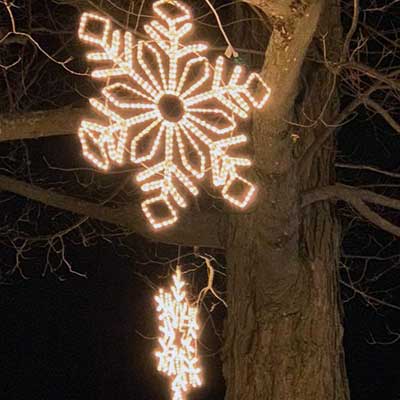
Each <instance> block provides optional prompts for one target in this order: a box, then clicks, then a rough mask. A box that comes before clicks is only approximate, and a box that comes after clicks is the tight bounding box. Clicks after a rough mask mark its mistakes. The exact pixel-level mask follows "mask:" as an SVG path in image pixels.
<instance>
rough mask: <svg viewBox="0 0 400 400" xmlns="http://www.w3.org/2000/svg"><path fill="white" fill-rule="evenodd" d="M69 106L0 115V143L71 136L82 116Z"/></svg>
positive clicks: (78, 111)
mask: <svg viewBox="0 0 400 400" xmlns="http://www.w3.org/2000/svg"><path fill="white" fill-rule="evenodd" d="M84 113H85V110H84V109H82V108H73V107H71V106H68V107H63V108H59V109H54V110H47V111H33V112H27V113H16V114H0V142H4V141H8V140H20V139H37V138H40V137H46V136H58V135H68V134H73V133H76V132H77V131H78V126H79V122H80V120H81V118H82V115H84Z"/></svg>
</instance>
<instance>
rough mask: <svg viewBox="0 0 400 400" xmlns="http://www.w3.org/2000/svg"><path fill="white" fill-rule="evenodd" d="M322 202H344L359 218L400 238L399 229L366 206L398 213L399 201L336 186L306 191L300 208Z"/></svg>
mask: <svg viewBox="0 0 400 400" xmlns="http://www.w3.org/2000/svg"><path fill="white" fill-rule="evenodd" d="M324 200H344V201H346V202H347V203H349V204H351V205H352V206H353V207H354V209H355V210H357V211H358V212H359V213H360V215H361V216H363V217H364V218H365V219H367V220H368V221H370V222H371V223H373V224H374V225H376V226H377V227H379V228H381V229H383V230H385V231H387V232H390V233H391V234H393V235H395V236H399V237H400V227H399V226H396V225H394V224H393V223H391V222H390V221H388V220H387V219H385V218H383V217H381V216H380V215H379V214H378V213H376V212H375V211H373V210H372V209H371V208H370V207H369V206H368V205H367V203H369V204H375V205H379V206H383V207H388V208H392V209H394V210H399V211H400V200H398V199H392V198H390V197H386V196H383V195H381V194H378V193H374V192H371V191H368V190H363V189H357V188H354V187H351V186H347V185H342V184H336V185H332V186H325V187H321V188H317V189H314V190H311V191H308V192H306V193H304V194H303V196H302V202H301V206H302V207H307V206H309V205H311V204H313V203H316V202H319V201H324Z"/></svg>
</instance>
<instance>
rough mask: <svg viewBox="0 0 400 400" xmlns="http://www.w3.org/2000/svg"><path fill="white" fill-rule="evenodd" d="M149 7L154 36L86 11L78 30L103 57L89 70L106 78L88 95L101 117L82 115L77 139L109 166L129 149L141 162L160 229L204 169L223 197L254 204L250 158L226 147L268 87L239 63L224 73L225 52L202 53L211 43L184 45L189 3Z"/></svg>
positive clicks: (148, 211)
mask: <svg viewBox="0 0 400 400" xmlns="http://www.w3.org/2000/svg"><path fill="white" fill-rule="evenodd" d="M153 8H154V12H155V14H156V16H157V17H158V18H157V19H155V20H152V21H151V22H150V23H149V24H148V25H145V27H144V29H145V31H146V33H147V34H148V36H149V38H150V39H149V40H148V41H143V40H139V41H135V39H134V37H133V35H132V34H131V33H130V32H125V33H121V31H120V30H117V29H116V30H113V29H112V26H111V22H110V20H109V19H107V18H104V17H102V16H100V15H97V14H91V13H84V14H83V15H82V18H81V22H80V27H79V37H80V38H81V39H82V40H83V41H84V42H87V43H89V44H91V45H93V46H94V47H97V51H95V52H92V53H89V54H88V56H87V57H88V59H89V60H91V61H96V62H99V63H100V64H101V65H100V67H98V68H96V69H95V70H94V71H93V72H92V76H93V77H95V78H100V79H103V80H105V84H106V86H105V87H104V88H103V90H102V94H103V95H104V97H103V98H102V100H99V99H90V103H91V105H92V106H93V107H94V108H95V110H96V111H97V113H99V114H100V115H101V117H102V119H103V120H104V122H100V121H89V120H84V121H82V123H81V126H80V128H79V137H80V140H81V143H82V148H83V153H84V155H85V156H86V158H88V159H89V160H90V161H91V162H92V163H94V164H95V165H96V166H97V167H99V168H101V169H103V170H107V169H108V168H109V167H110V166H111V164H112V163H116V164H119V165H121V164H123V163H124V162H125V161H126V158H127V157H129V158H130V161H131V162H133V163H135V164H139V165H141V166H142V167H143V169H142V170H141V171H140V172H139V173H138V174H137V175H136V181H137V182H138V183H139V185H140V187H141V189H142V191H143V192H145V193H146V194H147V196H148V197H147V198H146V199H145V200H144V201H143V203H142V209H143V212H144V214H145V215H146V217H147V219H148V220H149V221H150V223H151V224H152V226H153V227H154V228H156V229H157V228H162V227H165V226H167V225H171V224H173V223H174V222H175V221H176V220H177V219H178V209H179V207H182V208H183V207H186V206H187V201H186V199H185V198H184V197H183V195H182V191H186V190H187V191H189V192H191V193H192V194H193V195H197V194H198V193H199V191H198V188H197V187H196V183H197V181H199V180H201V179H202V178H203V177H204V176H205V174H206V172H207V171H211V179H212V183H213V185H214V186H215V187H218V188H220V189H221V193H222V196H223V197H224V198H225V199H226V200H227V201H229V202H230V203H232V204H233V205H235V206H237V207H240V208H244V207H245V206H246V205H247V204H248V203H249V201H250V200H251V198H252V196H253V194H254V192H255V188H254V186H253V184H252V183H250V182H249V181H248V180H247V179H245V178H244V177H243V176H241V175H240V174H239V172H240V171H239V170H240V169H242V167H247V166H249V165H250V164H251V163H250V160H249V159H248V158H244V157H237V156H234V155H232V154H231V152H230V150H231V148H232V147H233V146H237V145H239V144H242V143H244V142H246V140H247V138H246V136H245V135H243V134H235V128H236V125H237V124H236V120H237V119H244V118H246V117H247V116H248V115H249V112H250V109H251V106H253V107H255V108H258V109H260V108H262V107H263V106H264V104H265V103H266V101H267V99H268V97H269V94H270V90H269V88H268V87H267V86H266V84H265V83H264V82H263V81H262V79H261V77H260V76H259V75H258V74H257V73H251V74H250V75H249V76H248V77H247V78H243V67H242V66H240V65H237V66H235V67H234V68H233V70H232V73H231V74H228V73H227V72H226V67H225V58H224V57H218V58H217V59H216V62H215V65H212V64H211V63H210V62H209V61H208V59H207V58H206V57H204V56H203V55H202V54H203V53H204V52H206V50H207V45H206V44H203V43H194V44H188V43H186V42H185V40H184V39H185V37H186V36H187V34H188V33H189V32H190V30H191V29H192V23H191V22H190V20H191V14H190V11H189V9H188V8H187V7H186V6H185V5H184V4H182V3H181V2H179V1H174V0H160V1H156V2H155V3H154V4H153Z"/></svg>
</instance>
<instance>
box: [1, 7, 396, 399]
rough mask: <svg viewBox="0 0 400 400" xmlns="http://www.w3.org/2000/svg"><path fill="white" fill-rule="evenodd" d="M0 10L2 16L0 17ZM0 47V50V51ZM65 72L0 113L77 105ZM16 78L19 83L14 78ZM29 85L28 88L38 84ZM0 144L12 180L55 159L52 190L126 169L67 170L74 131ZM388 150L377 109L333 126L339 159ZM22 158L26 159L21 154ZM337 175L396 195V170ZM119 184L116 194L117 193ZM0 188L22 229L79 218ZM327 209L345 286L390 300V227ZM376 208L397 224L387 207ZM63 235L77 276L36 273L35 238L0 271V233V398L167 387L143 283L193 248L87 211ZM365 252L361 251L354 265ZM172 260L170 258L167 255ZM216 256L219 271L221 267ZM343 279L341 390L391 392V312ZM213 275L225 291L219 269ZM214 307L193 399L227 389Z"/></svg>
mask: <svg viewBox="0 0 400 400" xmlns="http://www.w3.org/2000/svg"><path fill="white" fill-rule="evenodd" d="M17 3H18V5H19V6H20V8H18V10H16V15H17V16H18V21H19V23H20V24H21V25H23V24H26V20H27V8H24V5H25V4H28V3H29V4H30V10H31V11H34V12H36V13H37V15H38V16H39V17H38V18H37V21H36V24H37V25H38V26H47V25H46V24H50V25H51V24H52V23H54V24H55V26H58V27H59V26H60V24H61V23H63V24H66V26H67V27H68V29H69V31H68V30H67V31H66V32H65V34H63V36H62V37H63V40H66V38H70V37H72V35H75V31H74V29H75V27H76V22H77V15H76V14H74V12H73V11H71V12H69V13H67V12H65V11H64V12H60V10H59V9H58V8H57V7H56V6H55V5H54V3H52V2H51V1H45V2H40V6H39V2H37V1H32V2H26V3H25V2H22V1H17V2H16V4H17ZM43 4H45V6H46V7H47V8H48V9H46V7H44V6H43ZM42 6H43V7H44V8H41V7H42ZM0 7H2V6H1V5H0ZM399 7H400V6H399ZM68 10H73V9H71V8H68ZM198 12H200V10H199V11H198ZM46 13H50V14H52V15H53V16H54V18H55V21H56V22H54V21H51V20H50V19H49V18H48V15H47V14H46ZM224 13H225V14H222V16H223V17H224V18H228V19H229V12H228V11H224ZM3 16H4V14H0V17H1V18H2V17H3ZM396 18H397V17H396ZM396 18H395V17H394V16H393V17H390V21H384V22H381V23H384V24H386V25H385V26H387V24H392V23H397V24H399V21H398V18H397V19H396ZM399 26H400V25H399ZM206 29H209V27H208V26H206V25H204V26H202V27H200V28H199V34H200V35H201V33H202V32H204V30H206ZM38 38H39V39H40V40H41V43H43V46H45V48H46V50H48V51H51V50H55V49H57V48H58V46H59V45H60V39H59V38H57V40H56V39H54V38H53V37H52V36H51V35H49V34H45V35H44V36H38ZM63 43H64V44H65V43H66V44H65V47H64V48H63V51H62V52H61V53H60V54H58V55H57V57H60V59H62V58H63V56H65V58H66V57H67V56H68V55H71V54H75V55H76V60H75V61H73V62H72V63H71V68H77V69H80V70H81V71H82V70H83V69H84V68H85V67H84V64H83V62H82V60H81V59H80V56H81V55H82V49H80V47H79V44H77V42H75V41H73V40H72V42H71V43H69V42H68V41H66V42H63ZM25 51H26V59H28V58H29V60H30V59H31V58H30V57H33V55H32V54H33V53H32V48H31V47H29V46H28V45H27V48H26V49H25ZM0 55H1V56H2V57H3V56H4V54H3V53H1V52H0ZM28 56H29V57H28ZM35 57H37V58H38V60H37V63H40V61H41V60H42V59H41V56H40V55H37V54H36V55H35ZM38 65H39V64H38ZM24 66H26V64H24ZM20 73H21V71H20V70H18V68H17V69H16V71H15V72H12V71H11V72H10V74H11V75H10V77H11V78H13V79H14V82H15V85H16V87H17V86H18V85H19V83H20V79H19V76H20V75H19V74H20ZM64 73H65V71H63V72H60V71H59V67H57V66H55V65H53V64H51V63H50V64H45V67H44V68H43V69H42V70H41V72H40V74H39V75H38V76H39V77H38V80H37V82H36V83H35V84H33V85H32V86H31V87H29V88H28V90H27V93H25V94H24V95H22V96H21V97H20V99H19V103H18V104H20V105H19V106H18V107H16V108H15V109H11V108H8V109H4V112H5V111H31V110H36V109H41V108H48V107H49V106H50V107H54V106H62V105H65V104H69V103H71V102H73V103H74V104H76V105H80V104H84V103H85V102H86V97H87V96H88V95H89V94H90V93H93V91H95V90H96V87H94V86H93V85H92V84H91V83H88V82H86V81H85V80H84V78H81V77H76V76H75V77H70V76H69V75H68V74H65V75H64ZM13 74H14V75H13ZM0 80H1V78H0ZM77 87H79V96H77V94H76V88H77ZM17 89H19V90H20V89H21V88H20V87H19V86H18V87H17ZM17 89H16V90H17ZM38 93H39V94H40V95H38V96H36V94H38ZM1 112H3V110H1ZM0 152H1V155H2V156H4V155H10V154H11V155H12V159H11V158H10V159H8V160H6V164H7V168H9V169H10V170H13V171H15V176H16V177H17V178H19V179H27V177H29V179H32V181H34V182H38V181H40V182H42V177H43V171H45V170H47V169H48V167H49V165H50V166H52V167H54V166H56V167H57V168H61V167H62V168H63V169H62V170H60V169H53V170H52V171H51V176H49V177H48V179H47V180H46V182H45V184H46V185H47V186H52V187H56V188H57V187H58V188H64V184H65V182H67V181H68V180H69V179H71V177H73V178H74V179H75V182H72V183H69V185H70V186H68V188H69V189H70V190H71V192H74V191H75V193H80V192H79V187H77V185H76V180H77V177H78V178H79V179H78V180H79V182H80V183H81V184H84V185H86V184H88V183H91V186H90V188H88V189H87V190H86V192H85V198H93V197H96V196H98V195H99V193H100V194H102V196H103V197H104V196H106V195H107V193H108V192H109V191H110V188H111V187H112V186H113V185H114V184H115V180H117V179H122V178H123V173H124V171H120V172H118V171H117V172H116V173H115V175H111V176H110V177H99V176H98V174H97V175H96V173H95V172H93V171H87V170H83V171H79V172H77V171H76V168H79V167H81V168H83V167H87V165H86V164H85V162H84V161H83V160H81V158H80V150H79V143H78V141H77V139H76V138H73V137H62V138H51V139H41V140H35V141H33V142H29V143H27V144H26V146H25V145H23V144H21V143H18V144H15V143H14V144H10V145H8V144H3V145H2V146H1V147H0ZM71 154H73V155H75V156H71ZM399 154H400V139H399V137H398V136H396V135H395V134H394V133H393V132H391V130H390V129H389V128H388V127H387V126H386V125H385V124H384V123H383V122H382V121H380V120H379V119H378V120H376V119H374V121H372V120H371V119H370V118H369V116H368V115H363V114H362V113H361V114H360V115H359V118H357V120H355V121H353V122H352V123H350V124H349V125H347V126H346V127H345V128H344V129H342V130H341V132H340V133H339V134H338V155H337V159H338V162H340V163H342V162H351V163H353V164H358V163H362V164H366V163H370V164H372V165H375V166H378V167H381V168H386V169H388V170H392V171H396V170H397V171H398V172H400V167H399ZM28 159H29V163H28V162H26V160H28ZM21 165H23V166H21ZM2 168H3V169H4V165H3V164H2ZM337 173H338V178H339V180H340V181H342V182H345V183H350V182H351V183H352V184H353V185H364V186H365V185H366V186H368V185H371V184H379V185H385V193H386V194H388V195H391V196H394V197H397V198H398V197H399V189H398V183H399V180H398V179H397V182H396V180H395V179H389V178H383V177H381V176H379V175H377V174H374V173H369V172H360V171H357V170H344V169H342V168H338V170H337ZM132 190H133V189H132ZM131 194H132V193H128V195H127V198H129V195H131ZM133 195H134V193H133ZM0 197H1V198H0V200H1V204H2V207H3V212H4V215H6V216H7V218H6V217H4V218H5V219H4V221H3V223H4V224H5V223H7V224H8V223H10V224H11V222H10V221H12V223H16V224H19V225H18V226H19V227H20V228H21V229H22V228H24V229H26V232H27V234H29V235H39V234H43V232H45V233H46V232H53V231H57V230H58V229H62V228H65V227H66V226H68V224H70V223H71V222H76V221H77V216H72V215H69V214H65V213H62V214H61V213H60V212H59V211H57V210H54V209H50V208H47V207H41V206H36V205H34V206H32V205H31V204H30V202H27V201H25V200H24V199H22V198H19V197H16V196H10V195H9V194H4V193H1V194H0ZM338 209H339V216H340V218H341V222H342V224H343V226H344V227H345V228H344V229H343V232H342V237H343V254H344V258H343V259H342V266H341V279H342V280H343V282H344V283H345V284H346V283H349V282H350V279H351V280H352V281H354V280H358V279H359V278H361V277H363V280H362V283H361V284H360V286H359V287H360V288H362V289H364V290H366V292H367V293H369V294H371V295H373V296H376V297H377V298H379V299H382V300H383V301H385V302H387V303H390V304H398V305H400V291H399V289H398V286H399V284H400V275H399V269H400V268H399V266H400V246H399V242H398V239H395V238H393V237H392V236H391V235H389V234H386V233H383V232H381V231H379V230H378V229H375V228H373V227H370V226H368V225H367V224H365V223H364V222H362V221H361V220H359V219H356V220H355V219H354V214H353V213H352V212H351V210H350V208H349V207H347V206H346V205H345V204H341V203H339V204H338ZM22 210H25V211H26V210H28V211H27V215H29V216H31V217H33V216H34V215H36V217H37V220H38V221H39V224H38V225H40V226H39V227H37V226H32V225H31V224H26V223H25V222H23V221H22V222H21V221H19V222H18V223H17V222H16V221H18V219H19V217H20V216H21V214H22ZM39 211H40V212H39ZM387 215H389V217H390V218H392V220H393V221H398V222H399V223H400V217H399V216H398V215H394V214H393V215H390V214H387ZM11 225H12V224H11ZM93 232H94V233H93ZM1 234H2V235H4V232H3V231H2V232H1ZM85 236H87V237H90V239H89V241H88V243H84V242H83V241H82V237H85ZM64 245H65V246H66V247H65V248H66V252H67V259H68V263H69V266H71V268H72V269H73V270H74V271H77V272H79V274H85V275H86V277H84V276H80V275H79V274H74V273H71V272H70V271H69V269H68V268H66V265H61V267H60V269H59V270H58V271H56V272H55V273H51V272H50V271H47V273H46V274H44V276H42V274H41V273H42V271H44V269H45V265H46V259H47V256H48V253H47V248H46V246H44V245H43V243H39V245H37V246H36V247H34V248H33V249H32V250H31V251H30V252H29V253H28V254H26V257H25V258H24V259H23V260H22V261H21V263H22V264H21V265H22V270H23V271H24V274H25V278H23V277H22V276H21V275H20V274H18V273H15V274H14V275H13V276H7V273H6V272H4V271H7V268H6V266H9V265H12V264H13V260H14V258H15V252H14V250H13V248H12V246H11V245H10V241H8V240H7V239H5V238H4V237H3V236H1V237H0V263H1V265H2V266H3V267H4V271H3V270H2V274H1V276H0V277H1V283H2V285H1V286H0V317H1V318H0V321H1V328H0V354H1V361H0V362H1V378H0V398H1V399H3V398H4V399H7V400H19V399H30V400H52V399H57V400H64V399H65V400H74V399H76V400H80V399H82V400H83V399H85V400H88V399H96V400H103V399H104V400H105V399H114V400H123V399H124V400H126V399H135V400H145V399H146V400H147V399H160V400H161V399H169V394H168V384H167V383H168V382H167V379H166V378H165V377H163V376H161V375H160V374H158V372H157V370H156V359H155V357H154V350H155V348H156V346H157V342H156V338H155V336H156V334H157V326H156V314H155V304H154V299H153V298H154V294H155V289H154V287H155V286H159V285H168V284H169V282H170V280H169V279H170V275H171V272H172V270H173V269H174V268H175V267H176V264H177V261H176V257H177V256H178V253H179V254H180V255H181V259H180V261H181V262H182V265H183V268H184V270H190V269H191V268H192V267H193V263H200V259H199V258H196V256H195V255H189V256H188V257H185V254H187V253H191V252H192V251H193V249H177V248H176V247H173V246H163V245H156V244H154V243H149V242H147V241H145V240H144V239H142V238H140V237H138V236H135V235H128V234H127V233H126V232H122V233H118V234H117V233H116V231H115V228H113V227H109V226H104V225H103V224H98V223H96V222H89V223H85V224H84V228H83V233H82V232H81V233H79V234H78V233H75V234H73V235H71V236H67V238H66V240H65V243H64ZM200 251H203V250H200ZM58 256H59V253H57V251H55V252H54V254H53V253H51V254H50V258H51V262H52V263H53V264H57V262H58V261H57V260H58V258H57V257H58ZM216 257H217V259H218V260H219V262H221V265H223V263H224V261H223V256H222V255H220V254H218V255H217V256H216ZM366 257H372V259H371V260H370V261H369V262H368V265H367V267H366V268H365V265H366V264H365V258H366ZM171 259H175V260H174V261H172V262H170V261H169V260H171ZM61 264H62V263H61ZM344 266H346V267H348V268H345V267H344ZM218 268H219V270H220V271H221V272H223V271H224V270H223V267H222V266H218ZM187 276H188V277H189V279H190V280H191V282H192V283H193V285H194V289H195V290H197V289H198V288H201V287H202V285H203V286H204V283H205V279H206V275H205V270H204V268H203V269H202V270H199V271H195V272H190V273H189V274H188V275H187ZM145 277H147V278H145ZM345 284H344V285H342V298H343V300H344V326H345V336H344V345H345V351H346V362H347V370H348V376H349V380H350V388H351V394H352V399H354V400H377V399H385V400H398V399H400V366H399V358H400V339H399V340H398V341H396V340H395V339H396V338H397V332H400V311H398V310H396V309H394V308H391V307H388V306H383V305H382V304H377V303H372V304H368V303H367V302H366V301H365V299H363V298H362V296H360V295H357V294H354V292H353V291H352V290H351V289H349V288H348V287H346V285H345ZM217 285H218V287H219V289H220V290H221V291H222V292H223V290H224V283H223V280H222V279H221V278H219V281H218V282H217ZM213 303H214V300H213V299H208V303H207V305H208V307H209V308H212V305H213ZM225 313H226V310H225V309H224V307H223V306H222V304H217V305H216V306H215V307H214V308H213V311H212V313H211V317H212V320H211V319H210V314H209V313H208V312H207V311H206V310H205V309H202V311H201V319H202V321H203V322H204V324H205V325H204V329H203V331H202V336H201V346H200V353H201V356H202V358H201V364H202V366H203V369H204V376H203V380H204V381H205V384H204V386H203V387H202V388H201V389H199V390H197V391H194V392H193V394H192V395H191V397H190V399H192V400H197V399H198V400H200V399H212V400H214V399H215V400H220V399H222V398H223V395H224V390H225V388H224V381H223V377H222V367H221V362H220V356H221V346H222V337H221V335H222V331H223V319H224V316H225ZM205 321H206V322H205ZM282 400H284V399H282ZM310 400H311V399H310ZM318 400H319V399H318ZM321 400H322V399H321Z"/></svg>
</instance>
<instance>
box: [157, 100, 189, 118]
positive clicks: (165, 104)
mask: <svg viewBox="0 0 400 400" xmlns="http://www.w3.org/2000/svg"><path fill="white" fill-rule="evenodd" d="M158 109H159V110H160V113H161V115H162V116H163V117H164V118H165V119H166V120H167V121H170V122H179V121H180V120H181V119H182V117H183V115H184V114H185V107H184V105H183V101H182V100H181V99H180V98H179V97H178V96H175V95H173V94H164V95H163V96H162V97H161V99H160V100H159V102H158Z"/></svg>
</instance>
